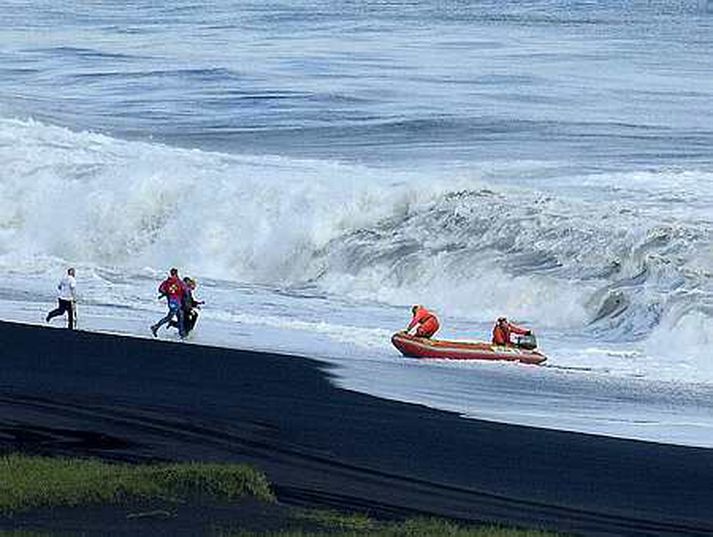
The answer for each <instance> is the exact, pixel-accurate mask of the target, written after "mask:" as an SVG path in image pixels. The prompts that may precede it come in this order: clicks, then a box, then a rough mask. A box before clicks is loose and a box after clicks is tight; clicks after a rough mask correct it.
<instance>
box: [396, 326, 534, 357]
mask: <svg viewBox="0 0 713 537" xmlns="http://www.w3.org/2000/svg"><path fill="white" fill-rule="evenodd" d="M391 343H393V345H394V347H396V348H397V349H398V350H399V351H400V352H401V354H403V355H404V356H408V357H410V358H432V359H439V358H440V359H446V360H507V361H510V362H522V363H525V364H537V365H539V364H541V363H543V362H544V361H545V360H547V357H546V356H545V355H544V354H542V353H541V352H539V351H537V350H534V349H523V348H520V347H517V346H513V347H505V346H500V345H493V344H491V343H486V342H483V341H449V340H446V339H427V338H422V337H416V336H411V335H409V334H406V333H404V332H397V333H396V334H394V335H393V336H391Z"/></svg>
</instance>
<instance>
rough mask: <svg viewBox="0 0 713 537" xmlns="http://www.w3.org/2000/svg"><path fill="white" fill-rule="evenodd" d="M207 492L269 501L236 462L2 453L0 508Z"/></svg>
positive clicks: (258, 481) (260, 483) (256, 475)
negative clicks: (129, 461)
mask: <svg viewBox="0 0 713 537" xmlns="http://www.w3.org/2000/svg"><path fill="white" fill-rule="evenodd" d="M196 497H205V498H212V499H220V500H233V499H237V498H242V497H253V498H257V499H259V500H264V501H273V500H274V496H273V494H272V492H271V491H270V486H269V484H268V482H267V479H266V478H265V476H264V475H263V474H262V473H260V472H258V471H257V470H255V469H253V468H251V467H249V466H245V465H239V464H206V463H182V464H156V465H132V464H119V463H117V464H113V463H106V462H101V461H96V460H84V459H63V458H47V457H27V456H24V455H7V456H4V457H0V512H2V513H5V514H12V513H16V512H22V511H28V510H30V509H35V508H42V507H69V506H78V505H94V504H111V503H121V502H124V501H132V500H142V499H165V500H180V499H183V498H196Z"/></svg>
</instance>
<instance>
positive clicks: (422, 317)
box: [405, 304, 440, 338]
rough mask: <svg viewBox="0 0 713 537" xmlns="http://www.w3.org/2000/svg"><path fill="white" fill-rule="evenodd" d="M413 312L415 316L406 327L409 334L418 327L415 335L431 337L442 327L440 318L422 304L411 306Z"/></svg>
mask: <svg viewBox="0 0 713 537" xmlns="http://www.w3.org/2000/svg"><path fill="white" fill-rule="evenodd" d="M411 313H412V314H413V318H412V319H411V322H410V323H409V325H408V326H407V327H406V330H405V332H406V333H407V334H408V333H409V332H411V330H413V329H414V328H416V334H415V335H416V336H417V337H425V338H430V337H431V336H433V334H435V333H436V332H437V331H438V329H439V328H440V324H439V323H438V318H437V317H436V316H435V315H434V314H433V313H431V312H430V311H428V310H427V309H426V308H424V307H423V306H420V305H418V304H417V305H415V306H413V307H412V308H411Z"/></svg>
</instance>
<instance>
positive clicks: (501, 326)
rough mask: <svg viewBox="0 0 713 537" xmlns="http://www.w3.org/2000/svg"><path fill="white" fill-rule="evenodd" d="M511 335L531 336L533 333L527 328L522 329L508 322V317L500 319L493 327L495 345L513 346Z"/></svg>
mask: <svg viewBox="0 0 713 537" xmlns="http://www.w3.org/2000/svg"><path fill="white" fill-rule="evenodd" d="M511 334H520V335H523V336H529V335H530V334H532V332H531V331H530V330H528V329H526V328H521V327H519V326H517V325H515V324H512V323H510V322H508V320H507V318H506V317H499V318H498V321H497V322H496V323H495V326H494V327H493V345H505V346H511V345H513V342H512V340H511V339H510V335H511Z"/></svg>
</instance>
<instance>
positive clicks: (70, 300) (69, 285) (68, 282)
mask: <svg viewBox="0 0 713 537" xmlns="http://www.w3.org/2000/svg"><path fill="white" fill-rule="evenodd" d="M74 274H75V273H74V268H73V267H70V268H68V269H67V275H66V276H65V277H64V278H62V279H61V280H60V281H59V284H57V301H58V302H59V306H58V307H57V308H56V309H53V310H52V311H50V312H49V313H48V314H47V317H45V321H47V322H50V321H51V320H52V319H53V318H54V317H59V316H60V315H63V314H64V313H65V312H66V313H67V328H69V329H70V330H74V314H75V309H76V302H77V294H76V293H77V280H76V279H75V278H74Z"/></svg>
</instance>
